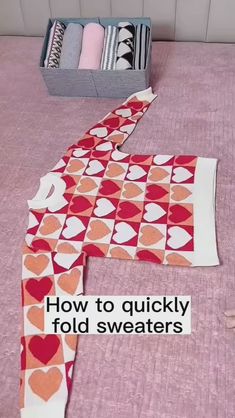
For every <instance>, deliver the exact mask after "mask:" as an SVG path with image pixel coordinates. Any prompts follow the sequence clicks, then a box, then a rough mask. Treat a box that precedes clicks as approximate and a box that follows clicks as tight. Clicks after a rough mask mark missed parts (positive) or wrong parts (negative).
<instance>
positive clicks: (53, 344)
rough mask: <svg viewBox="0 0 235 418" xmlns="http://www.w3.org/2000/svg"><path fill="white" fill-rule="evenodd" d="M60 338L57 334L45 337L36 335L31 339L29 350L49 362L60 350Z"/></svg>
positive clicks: (44, 362) (42, 361)
mask: <svg viewBox="0 0 235 418" xmlns="http://www.w3.org/2000/svg"><path fill="white" fill-rule="evenodd" d="M59 346H60V339H59V338H58V337H57V336H56V335H47V336H46V337H45V338H42V337H40V336H39V335H35V336H33V337H32V338H31V340H30V341H29V350H30V351H31V353H32V354H33V356H34V357H35V358H36V359H38V360H39V361H41V363H43V364H47V363H48V362H49V361H50V360H51V359H52V357H54V355H55V354H56V352H57V351H58V348H59Z"/></svg>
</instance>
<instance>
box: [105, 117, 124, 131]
mask: <svg viewBox="0 0 235 418" xmlns="http://www.w3.org/2000/svg"><path fill="white" fill-rule="evenodd" d="M103 125H106V126H109V127H110V128H114V129H115V128H118V127H119V125H120V118H119V117H118V116H116V117H115V116H114V117H113V118H109V119H105V120H104V121H103Z"/></svg>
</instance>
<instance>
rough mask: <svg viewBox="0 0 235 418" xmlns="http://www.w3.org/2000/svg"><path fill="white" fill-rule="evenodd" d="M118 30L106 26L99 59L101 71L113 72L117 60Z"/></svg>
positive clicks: (114, 27)
mask: <svg viewBox="0 0 235 418" xmlns="http://www.w3.org/2000/svg"><path fill="white" fill-rule="evenodd" d="M117 46H118V28H117V27H116V26H112V25H108V26H107V27H106V28H105V33H104V47H103V53H102V59H101V69H102V70H114V69H115V65H116V59H117Z"/></svg>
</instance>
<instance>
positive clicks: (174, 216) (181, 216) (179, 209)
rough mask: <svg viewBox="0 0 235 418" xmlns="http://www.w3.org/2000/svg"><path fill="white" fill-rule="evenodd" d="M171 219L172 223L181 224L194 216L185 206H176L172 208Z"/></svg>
mask: <svg viewBox="0 0 235 418" xmlns="http://www.w3.org/2000/svg"><path fill="white" fill-rule="evenodd" d="M170 212H171V214H170V216H169V219H170V221H171V222H174V223H179V222H183V221H186V219H188V218H189V217H190V216H191V215H192V214H191V212H189V211H188V210H187V209H186V208H185V207H184V206H181V205H174V206H171V207H170Z"/></svg>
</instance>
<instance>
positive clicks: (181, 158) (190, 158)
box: [175, 155, 196, 165]
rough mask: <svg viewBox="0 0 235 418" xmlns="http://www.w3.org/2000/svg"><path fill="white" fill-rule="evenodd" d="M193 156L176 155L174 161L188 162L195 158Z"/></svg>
mask: <svg viewBox="0 0 235 418" xmlns="http://www.w3.org/2000/svg"><path fill="white" fill-rule="evenodd" d="M195 158H196V157H195V156H194V155H179V156H178V157H176V159H175V162H176V163H177V164H180V165H181V164H182V165H184V164H189V163H191V161H193V160H195Z"/></svg>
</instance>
